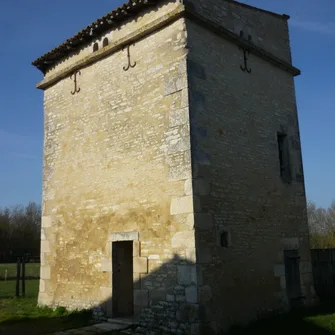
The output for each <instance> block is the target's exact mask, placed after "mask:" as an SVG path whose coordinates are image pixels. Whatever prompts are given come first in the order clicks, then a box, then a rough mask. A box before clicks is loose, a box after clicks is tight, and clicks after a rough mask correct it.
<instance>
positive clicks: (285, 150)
mask: <svg viewBox="0 0 335 335" xmlns="http://www.w3.org/2000/svg"><path fill="white" fill-rule="evenodd" d="M277 142H278V155H279V171H280V176H281V178H282V179H283V181H284V182H287V183H289V182H291V169H290V155H289V147H288V138H287V135H286V134H283V133H278V134H277Z"/></svg>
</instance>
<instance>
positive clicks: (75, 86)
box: [70, 71, 81, 95]
mask: <svg viewBox="0 0 335 335" xmlns="http://www.w3.org/2000/svg"><path fill="white" fill-rule="evenodd" d="M77 74H79V75H80V76H81V72H80V71H76V72H74V73H73V74H71V77H70V79H71V80H72V77H74V91H73V92H71V94H72V95H74V94H76V93H79V92H80V88H79V87H78V85H77Z"/></svg>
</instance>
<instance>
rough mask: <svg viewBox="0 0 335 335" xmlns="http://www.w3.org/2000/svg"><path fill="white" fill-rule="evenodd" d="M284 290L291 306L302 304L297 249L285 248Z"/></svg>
mask: <svg viewBox="0 0 335 335" xmlns="http://www.w3.org/2000/svg"><path fill="white" fill-rule="evenodd" d="M284 259H285V274H286V290H287V295H288V298H289V300H290V305H291V307H292V308H296V307H300V306H301V304H302V293H301V283H300V257H299V251H298V250H285V251H284Z"/></svg>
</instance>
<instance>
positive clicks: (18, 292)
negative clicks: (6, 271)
mask: <svg viewBox="0 0 335 335" xmlns="http://www.w3.org/2000/svg"><path fill="white" fill-rule="evenodd" d="M20 272H21V261H20V258H19V257H18V258H17V267H16V297H17V298H18V297H19V296H20Z"/></svg>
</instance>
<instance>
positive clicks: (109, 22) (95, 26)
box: [32, 0, 289, 74]
mask: <svg viewBox="0 0 335 335" xmlns="http://www.w3.org/2000/svg"><path fill="white" fill-rule="evenodd" d="M161 1H162V0H129V1H128V2H126V3H125V4H124V5H122V6H120V7H118V8H116V9H115V10H113V11H112V12H110V13H108V14H106V15H105V16H103V17H102V18H100V19H98V20H96V21H95V22H93V23H92V24H90V25H89V26H87V27H86V28H84V29H83V30H81V31H80V32H79V33H77V34H76V35H74V36H73V37H71V38H69V39H68V40H66V41H65V42H64V43H62V44H61V45H59V46H58V47H56V48H55V49H53V50H51V51H49V52H48V53H46V54H44V55H43V56H41V57H40V58H38V59H36V60H35V61H34V62H33V63H32V64H33V65H34V66H36V67H37V68H38V69H39V70H41V71H42V72H43V73H44V74H45V73H46V71H47V70H48V69H49V68H50V67H52V66H53V65H54V64H55V63H56V62H57V61H58V60H60V59H61V58H64V57H66V56H68V55H69V54H70V53H71V52H73V51H74V50H77V49H79V48H80V47H81V46H83V45H87V44H88V43H89V42H91V41H92V40H94V39H95V38H96V37H97V36H99V35H101V34H102V33H104V32H106V31H107V30H109V29H111V28H113V27H115V26H118V25H120V24H121V23H122V22H123V21H125V20H127V19H128V18H130V17H131V16H132V15H136V14H137V13H139V12H141V11H142V10H143V9H145V8H146V7H148V6H153V5H157V4H158V3H159V2H161ZM226 1H227V2H233V3H235V4H237V5H240V6H244V7H247V8H250V9H254V10H258V11H262V12H266V13H268V14H271V15H274V16H277V17H281V18H284V19H288V18H289V16H287V15H279V14H276V13H273V12H269V11H265V10H262V9H259V8H256V7H253V6H249V5H247V4H244V3H240V2H238V1H235V0H226ZM184 2H185V4H186V5H187V0H184Z"/></svg>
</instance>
